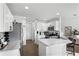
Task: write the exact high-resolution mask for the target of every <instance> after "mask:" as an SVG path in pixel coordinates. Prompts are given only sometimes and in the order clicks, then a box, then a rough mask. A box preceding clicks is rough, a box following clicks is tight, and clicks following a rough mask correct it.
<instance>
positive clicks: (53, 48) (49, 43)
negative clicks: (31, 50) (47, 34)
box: [39, 38, 71, 56]
mask: <svg viewBox="0 0 79 59" xmlns="http://www.w3.org/2000/svg"><path fill="white" fill-rule="evenodd" d="M67 43H71V41H69V40H65V39H55V38H51V39H39V56H66V55H67V51H66V44H67Z"/></svg>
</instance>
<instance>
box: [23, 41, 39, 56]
mask: <svg viewBox="0 0 79 59" xmlns="http://www.w3.org/2000/svg"><path fill="white" fill-rule="evenodd" d="M26 43H27V45H26V46H23V51H22V52H23V53H22V56H38V45H37V44H35V43H34V41H32V40H27V41H26Z"/></svg>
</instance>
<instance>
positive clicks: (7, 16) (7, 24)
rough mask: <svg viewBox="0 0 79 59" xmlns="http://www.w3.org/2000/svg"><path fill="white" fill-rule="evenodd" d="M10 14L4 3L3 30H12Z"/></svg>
mask: <svg viewBox="0 0 79 59" xmlns="http://www.w3.org/2000/svg"><path fill="white" fill-rule="evenodd" d="M12 20H13V19H12V14H11V12H10V10H9V8H8V6H7V5H6V4H4V31H5V32H6V31H12V30H13V29H12V27H13V25H12Z"/></svg>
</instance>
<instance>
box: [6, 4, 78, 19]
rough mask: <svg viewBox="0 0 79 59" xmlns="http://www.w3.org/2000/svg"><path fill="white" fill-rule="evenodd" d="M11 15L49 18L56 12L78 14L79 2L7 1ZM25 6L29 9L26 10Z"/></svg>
mask: <svg viewBox="0 0 79 59" xmlns="http://www.w3.org/2000/svg"><path fill="white" fill-rule="evenodd" d="M7 5H8V7H9V9H10V10H11V12H12V14H13V15H17V16H25V17H34V18H41V19H51V18H53V17H54V16H55V15H56V13H57V12H59V13H60V14H61V15H62V16H67V17H68V16H71V17H72V16H73V14H78V15H79V4H77V3H75V4H73V3H70V4H68V3H7ZM25 6H28V7H29V9H28V10H26V9H25Z"/></svg>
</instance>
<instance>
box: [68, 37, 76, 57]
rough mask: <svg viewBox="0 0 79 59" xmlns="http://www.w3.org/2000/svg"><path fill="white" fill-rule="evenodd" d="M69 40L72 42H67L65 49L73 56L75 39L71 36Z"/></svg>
mask: <svg viewBox="0 0 79 59" xmlns="http://www.w3.org/2000/svg"><path fill="white" fill-rule="evenodd" d="M69 40H71V41H72V43H68V44H67V51H69V52H68V54H73V56H75V43H76V40H75V39H73V38H69Z"/></svg>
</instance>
